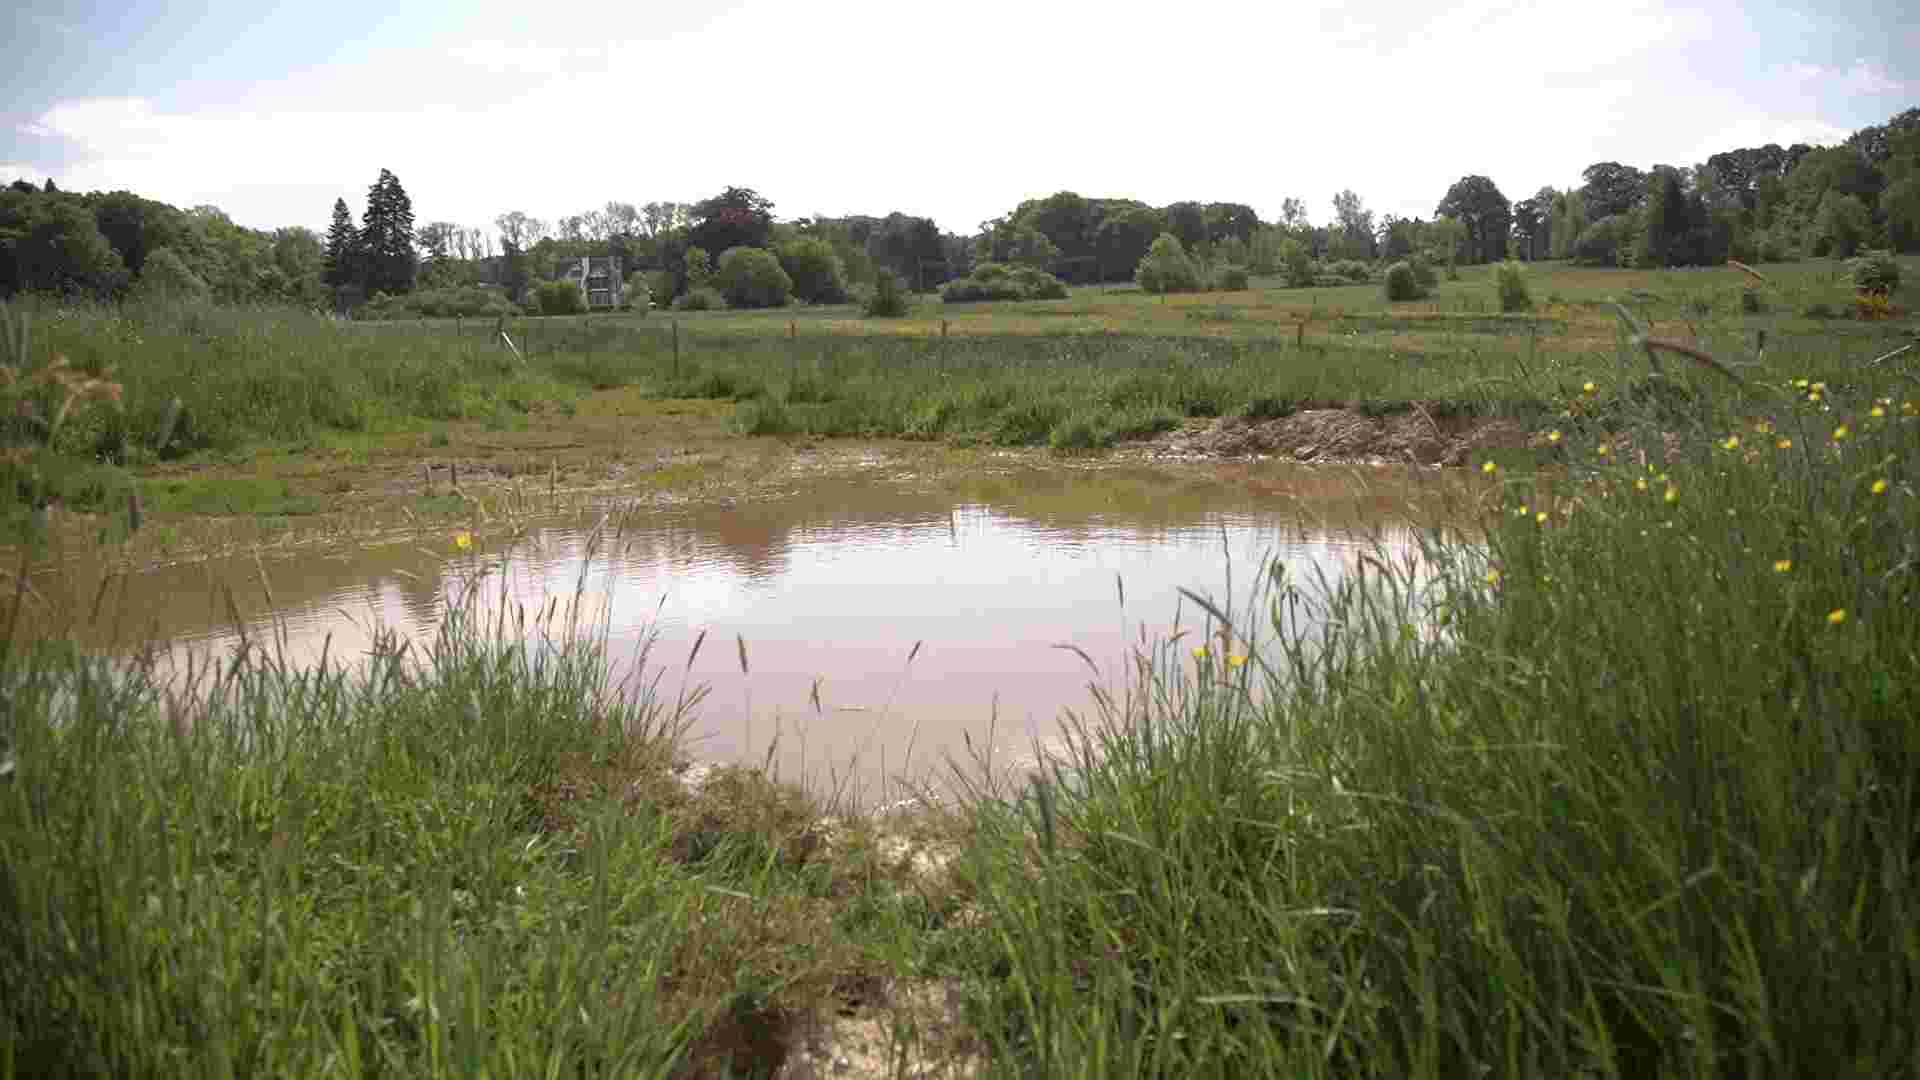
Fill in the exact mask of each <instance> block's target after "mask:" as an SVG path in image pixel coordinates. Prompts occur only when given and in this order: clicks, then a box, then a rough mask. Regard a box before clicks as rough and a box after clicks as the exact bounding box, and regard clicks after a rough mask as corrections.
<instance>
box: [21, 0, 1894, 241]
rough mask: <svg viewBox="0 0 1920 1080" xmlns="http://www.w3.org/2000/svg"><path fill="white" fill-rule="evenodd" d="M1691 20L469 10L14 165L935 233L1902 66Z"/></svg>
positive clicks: (1308, 178)
mask: <svg viewBox="0 0 1920 1080" xmlns="http://www.w3.org/2000/svg"><path fill="white" fill-rule="evenodd" d="M1715 2H1717V3H1724V2H1726V0H1715ZM1731 10H1733V9H1729V11H1731ZM1723 14H1725V13H1723ZM662 19H672V20H677V21H672V22H662V21H661V20H662ZM583 25H587V24H583ZM1716 25H1721V26H1727V25H1731V26H1736V27H1737V26H1741V25H1744V24H1742V23H1740V22H1738V21H1735V22H1732V23H1727V22H1726V20H1724V19H1719V20H1717V19H1716V17H1715V14H1714V13H1713V12H1711V11H1709V10H1706V9H1703V8H1698V7H1685V8H1676V7H1667V6H1663V5H1659V4H1654V3H1648V2H1645V0H1629V2H1627V3H1624V4H1621V5H1619V6H1617V7H1610V8H1608V9H1607V10H1606V12H1605V13H1604V14H1602V13H1598V12H1596V11H1595V10H1594V9H1592V8H1591V7H1590V6H1583V5H1576V4H1572V3H1570V2H1556V3H1547V4H1520V3H1514V2H1512V0H1463V2H1460V3H1455V4H1452V5H1448V6H1442V7H1439V8H1424V7H1423V8H1410V9H1406V10H1393V9H1385V8H1382V7H1380V6H1378V5H1377V4H1369V5H1368V6H1366V7H1364V8H1363V7H1360V6H1358V5H1357V4H1352V5H1349V4H1346V3H1341V2H1337V0H1327V2H1324V3H1316V4H1312V5H1308V6H1306V7H1302V6H1299V5H1258V6H1254V5H1247V6H1244V7H1243V6H1239V5H1233V4H1226V3H1217V2H1213V0H1193V2H1191V3H1189V4H1187V5H1183V6H1182V7H1181V8H1178V9H1166V10H1161V11H1158V12H1157V13H1156V14H1154V15H1153V16H1152V17H1151V18H1136V17H1130V16H1128V15H1126V14H1125V13H1123V12H1120V11H1118V10H1117V9H1114V8H1112V7H1111V6H1110V5H1096V4H1086V3H1052V4H1034V3H1030V2H1025V0H979V2H978V3H976V4H975V5H974V6H973V7H971V8H970V9H969V17H968V18H967V19H965V20H940V21H935V20H933V19H930V18H921V17H917V16H915V15H913V14H912V13H910V12H903V9H901V8H900V7H898V6H896V5H893V4H891V3H887V2H885V0H853V2H848V3H841V4H837V5H835V4H826V5H795V4H754V3H737V4H734V5H733V6H731V7H727V8H722V9H711V8H700V9H698V10H686V9H676V10H675V11H674V12H673V13H671V14H670V15H663V14H660V13H654V12H649V11H647V10H645V8H644V6H643V7H642V8H641V9H639V10H637V12H636V11H627V12H616V13H613V14H611V15H609V16H608V17H607V18H606V19H604V20H602V24H600V25H594V26H590V28H589V29H587V30H584V31H583V32H582V33H580V34H578V35H575V36H572V37H568V38H527V37H523V36H516V35H514V34H512V33H508V32H505V31H502V30H497V29H493V28H485V29H476V30H472V31H469V32H467V33H465V34H463V35H462V36H461V37H459V38H458V39H456V40H451V41H447V42H444V43H438V44H436V45H435V46H433V47H431V48H421V49H418V50H415V51H412V52H407V53H404V54H400V55H387V56H386V58H385V59H384V60H380V61H376V62H373V63H372V64H371V65H370V66H361V67H354V68H337V69H329V68H321V69H312V70H306V71H303V72H300V73H299V74H296V75H293V76H289V77H288V79H287V80H286V81H284V82H280V83H276V84H273V85H265V86H258V87H249V88H247V91H246V93H245V94H244V95H242V94H239V93H234V94H231V95H228V100H227V101H226V102H225V103H222V104H218V105H216V106H213V107H208V108H199V109H194V110H191V111H188V110H185V109H182V108H179V107H178V106H175V105H173V104H171V103H170V99H167V98H165V97H162V96H159V95H157V94H156V95H148V96H141V97H129V98H114V99H98V100H85V101H67V102H60V103H56V104H54V105H53V106H52V107H50V108H48V109H47V110H45V111H44V113H42V114H41V115H40V116H39V117H38V118H37V119H36V120H35V122H34V123H33V124H31V125H29V127H28V128H27V130H28V131H29V133H30V134H32V135H34V136H37V137H40V138H45V139H51V140H57V141H59V142H60V143H63V144H64V146H63V151H64V152H63V153H62V154H61V155H60V156H61V159H63V160H68V159H70V160H74V161H76V162H77V164H74V165H71V166H64V167H61V168H57V169H52V170H45V169H42V170H40V171H38V172H35V171H34V170H33V169H32V168H31V167H25V168H21V169H20V171H22V172H32V173H33V175H35V176H43V175H45V174H46V172H47V171H51V172H52V174H53V175H54V178H55V180H56V182H57V183H59V184H60V185H61V186H62V187H67V188H80V189H88V188H93V187H102V188H129V189H132V190H135V191H140V192H142V193H145V194H149V195H151V196H153V197H155V198H161V199H165V200H167V201H169V202H174V203H176V204H180V205H192V204H196V203H203V202H212V203H216V204H218V205H221V206H223V207H224V208H225V209H227V210H228V212H229V213H230V214H232V215H233V217H234V218H235V219H236V220H238V221H241V222H244V223H246V224H249V225H255V226H271V225H280V224H296V223H298V224H308V225H321V224H324V222H325V219H326V214H327V212H328V208H329V207H330V205H331V203H332V200H333V198H334V197H335V196H342V197H345V198H346V199H347V201H348V204H349V205H350V206H353V207H354V209H355V210H356V212H357V211H358V209H359V206H360V203H361V201H362V200H363V199H364V193H365V191H366V188H367V186H368V185H369V184H371V183H372V181H373V179H374V177H375V176H376V175H377V174H378V171H379V170H380V169H381V168H383V167H384V168H390V169H392V170H393V171H394V172H395V173H396V174H398V175H399V176H400V178H401V180H402V182H403V183H404V184H405V185H406V187H407V190H408V192H409V193H410V194H411V195H412V197H413V202H414V207H415V212H416V214H417V215H418V217H419V219H420V220H422V221H427V220H436V219H441V218H445V219H450V220H455V221H460V222H465V223H472V224H480V223H484V222H488V221H491V220H492V218H493V217H494V216H495V215H497V214H498V213H500V212H502V211H504V210H508V209H521V210H525V211H527V212H528V213H532V214H535V215H536V216H541V217H547V218H552V217H556V216H558V215H561V214H565V213H571V212H577V211H579V210H583V209H586V208H587V207H590V206H597V205H600V204H601V203H604V202H606V201H607V200H608V199H621V200H625V201H633V202H645V201H648V200H651V199H662V198H664V199H695V198H700V197H704V196H706V195H709V194H712V193H714V192H716V191H718V190H720V189H721V188H722V187H724V186H726V185H728V184H746V185H750V186H753V187H755V188H757V189H758V190H759V191H761V192H762V193H763V194H765V195H766V196H768V197H769V198H771V199H773V200H774V202H775V203H776V204H777V208H778V212H779V213H780V214H782V215H783V216H799V215H803V214H811V213H815V212H822V213H847V212H874V213H883V212H886V211H888V210H893V209H900V210H905V211H908V212H912V213H924V214H930V215H932V216H933V217H935V218H936V220H938V221H939V223H940V224H941V226H942V227H943V228H945V229H948V230H950V231H960V232H965V231H971V230H972V229H973V227H974V226H975V225H976V224H977V223H978V222H980V221H982V220H984V219H986V218H989V217H992V216H995V215H997V214H1001V213H1004V212H1006V211H1007V210H1009V209H1011V208H1012V207H1013V206H1014V205H1015V204H1016V203H1018V202H1019V201H1020V200H1022V199H1025V198H1032V197H1036V196H1042V195H1045V194H1048V193H1050V192H1052V191H1056V190H1059V189H1062V188H1071V189H1074V190H1077V191H1080V192H1082V193H1083V194H1087V195H1112V196H1132V197H1136V198H1140V199H1143V200H1146V201H1148V202H1152V203H1156V204H1164V203H1166V202H1171V201H1173V200H1176V199H1186V198H1198V199H1233V200H1239V201H1244V202H1248V203H1251V204H1252V205H1253V206H1254V207H1255V208H1256V209H1257V210H1259V211H1260V212H1261V213H1262V214H1263V215H1264V216H1268V217H1274V216H1277V215H1278V211H1279V208H1280V202H1281V200H1282V199H1283V198H1285V197H1288V196H1299V197H1302V198H1304V199H1305V200H1306V201H1307V203H1308V206H1309V209H1310V211H1311V213H1312V214H1313V216H1314V218H1315V219H1316V220H1320V221H1325V220H1327V219H1328V218H1329V217H1330V216H1331V199H1332V196H1333V194H1334V192H1336V191H1338V190H1340V189H1342V188H1352V189H1354V190H1356V191H1358V192H1360V194H1361V195H1362V196H1363V197H1364V198H1365V199H1366V200H1367V203H1368V205H1369V206H1370V207H1372V208H1373V209H1375V210H1376V211H1382V212H1394V213H1399V214H1408V215H1413V214H1418V215H1422V216H1424V215H1430V214H1431V213H1432V212H1433V208H1434V205H1435V204H1436V203H1437V202H1438V201H1439V199H1440V197H1441V196H1442V195H1443V194H1444V193H1445V191H1446V189H1447V187H1448V185H1450V184H1451V183H1452V182H1453V181H1455V180H1457V179H1458V178H1460V177H1461V176H1462V175H1466V174H1469V173H1479V174H1484V175H1487V176H1491V177H1492V178H1493V179H1494V180H1495V181H1496V182H1497V183H1498V184H1499V185H1500V186H1501V188H1502V190H1503V191H1505V192H1506V194H1507V195H1508V197H1510V198H1514V199H1519V198H1524V197H1526V196H1528V195H1530V194H1531V193H1532V192H1533V191H1535V190H1537V189H1538V188H1539V187H1540V186H1542V185H1544V184H1555V185H1562V186H1564V185H1566V184H1569V183H1577V182H1578V176H1579V172H1580V170H1581V169H1582V168H1584V167H1585V166H1586V165H1588V164H1590V163H1592V162H1594V161H1601V160H1609V159H1613V160H1620V161H1626V162H1630V163H1633V164H1637V165H1641V166H1645V165H1648V164H1652V163H1654V162H1669V163H1676V164H1687V163H1691V162H1692V161H1696V160H1703V159H1704V157H1705V155H1706V154H1709V153H1712V152H1715V151H1717V150H1721V149H1726V148H1729V147H1733V146H1744V145H1756V144H1759V143H1764V142H1769V141H1777V142H1782V143H1783V144H1785V143H1790V142H1794V141H1823V142H1830V141H1834V140H1835V139H1836V138H1839V137H1844V135H1845V134H1846V132H1845V131H1844V130H1842V129H1840V128H1838V127H1835V126H1834V125H1832V124H1829V123H1826V122H1824V121H1822V120H1821V119H1820V117H1821V115H1822V108H1821V106H1822V105H1824V104H1830V103H1831V102H1832V101H1833V100H1835V99H1837V98H1839V97H1841V96H1842V95H1845V94H1849V93H1853V94H1857V93H1861V92H1865V91H1864V89H1863V88H1867V87H1885V86H1888V85H1892V86H1896V87H1897V86H1898V85H1899V84H1898V83H1896V82H1895V81H1894V80H1893V77H1892V76H1891V75H1890V74H1889V73H1888V72H1887V71H1886V70H1885V68H1884V67H1880V66H1876V65H1873V64H1871V63H1868V62H1865V61H1862V62H1861V63H1857V64H1855V65H1854V66H1853V67H1852V68H1850V69H1847V70H1846V71H1844V72H1842V71H1837V70H1833V69H1822V68H1818V67H1817V66H1814V65H1799V66H1796V67H1794V68H1792V69H1788V70H1786V71H1785V72H1781V71H1780V70H1779V69H1775V72H1776V73H1775V75H1774V76H1773V77H1772V78H1769V77H1768V76H1767V75H1764V74H1757V75H1754V76H1745V77H1743V78H1742V81H1741V85H1740V86H1738V87H1734V86H1728V85H1717V84H1716V83H1715V82H1714V76H1713V74H1712V72H1710V71H1702V70H1700V67H1701V64H1700V61H1701V58H1702V57H1703V56H1704V57H1707V58H1708V59H1712V58H1713V57H1714V56H1716V55H1718V54H1721V53H1725V52H1726V51H1727V50H1728V49H1729V48H1733V49H1734V50H1735V52H1736V54H1737V51H1738V50H1739V49H1743V48H1746V39H1745V38H1742V37H1741V36H1740V35H1741V33H1742V31H1738V30H1723V31H1721V32H1720V34H1719V36H1718V37H1716V36H1715V35H1716V29H1715V28H1716ZM1729 41H1731V42H1733V43H1734V44H1733V45H1732V46H1729V45H1728V42H1729ZM1782 75H1784V76H1785V82H1784V85H1782V79H1781V76H1782ZM396 88H398V92H396ZM1768 95H1771V96H1768ZM201 96H205V93H204V91H203V92H202V95H201ZM396 96H400V97H405V98H409V99H411V100H413V101H416V102H422V103H423V104H419V105H416V106H413V107H406V106H400V107H396V106H395V105H394V104H393V102H394V100H395V98H396ZM316 103H324V104H316Z"/></svg>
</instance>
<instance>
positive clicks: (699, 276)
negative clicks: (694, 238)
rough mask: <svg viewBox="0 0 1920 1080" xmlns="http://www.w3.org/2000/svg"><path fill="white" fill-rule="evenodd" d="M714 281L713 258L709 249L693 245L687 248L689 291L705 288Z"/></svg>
mask: <svg viewBox="0 0 1920 1080" xmlns="http://www.w3.org/2000/svg"><path fill="white" fill-rule="evenodd" d="M712 281H713V258H712V256H710V255H708V254H707V249H706V248H702V247H691V248H688V249H687V291H688V292H692V291H693V290H695V289H704V288H706V287H707V286H708V285H709V284H711V283H712Z"/></svg>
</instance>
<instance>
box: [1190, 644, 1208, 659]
mask: <svg viewBox="0 0 1920 1080" xmlns="http://www.w3.org/2000/svg"><path fill="white" fill-rule="evenodd" d="M1193 658H1194V659H1195V660H1205V659H1206V658H1207V647H1206V646H1205V645H1202V646H1200V647H1199V648H1197V649H1195V650H1193Z"/></svg>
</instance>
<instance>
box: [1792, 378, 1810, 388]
mask: <svg viewBox="0 0 1920 1080" xmlns="http://www.w3.org/2000/svg"><path fill="white" fill-rule="evenodd" d="M1793 385H1795V386H1797V387H1799V388H1800V389H1802V390H1805V389H1806V388H1807V380H1805V379H1795V380H1793Z"/></svg>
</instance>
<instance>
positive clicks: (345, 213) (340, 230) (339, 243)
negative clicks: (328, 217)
mask: <svg viewBox="0 0 1920 1080" xmlns="http://www.w3.org/2000/svg"><path fill="white" fill-rule="evenodd" d="M359 248H360V233H359V231H358V230H356V229H355V228H354V227H353V211H351V210H348V209H347V200H345V199H335V200H333V224H332V225H329V226H328V227H327V247H326V255H325V261H324V264H323V268H322V269H321V271H320V280H321V281H323V282H325V283H326V284H327V287H328V288H332V289H338V288H340V287H341V286H343V285H352V284H356V283H357V282H358V281H359V280H360V267H359V265H358V264H359V262H360V258H359Z"/></svg>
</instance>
